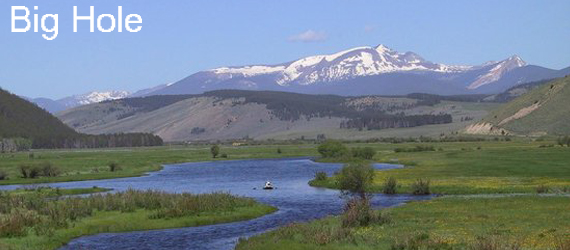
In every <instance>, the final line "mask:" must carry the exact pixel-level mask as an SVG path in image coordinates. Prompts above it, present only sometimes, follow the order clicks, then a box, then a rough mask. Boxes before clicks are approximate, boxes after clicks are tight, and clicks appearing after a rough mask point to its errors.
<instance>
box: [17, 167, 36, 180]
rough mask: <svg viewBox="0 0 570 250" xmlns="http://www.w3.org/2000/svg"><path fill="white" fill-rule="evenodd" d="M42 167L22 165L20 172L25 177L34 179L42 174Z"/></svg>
mask: <svg viewBox="0 0 570 250" xmlns="http://www.w3.org/2000/svg"><path fill="white" fill-rule="evenodd" d="M40 173H41V169H40V168H38V167H31V166H29V165H20V174H21V176H22V178H24V179H34V178H38V177H39V176H40Z"/></svg>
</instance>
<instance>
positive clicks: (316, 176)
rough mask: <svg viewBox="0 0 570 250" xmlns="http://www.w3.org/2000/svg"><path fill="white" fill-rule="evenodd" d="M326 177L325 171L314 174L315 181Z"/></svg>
mask: <svg viewBox="0 0 570 250" xmlns="http://www.w3.org/2000/svg"><path fill="white" fill-rule="evenodd" d="M326 179H327V173H325V172H317V173H316V174H315V181H324V180H326Z"/></svg>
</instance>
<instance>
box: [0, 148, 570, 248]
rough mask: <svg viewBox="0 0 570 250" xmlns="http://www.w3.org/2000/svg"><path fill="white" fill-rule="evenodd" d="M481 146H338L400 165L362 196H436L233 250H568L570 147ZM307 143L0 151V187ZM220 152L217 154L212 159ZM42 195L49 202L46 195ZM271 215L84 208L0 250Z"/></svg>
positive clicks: (113, 174) (379, 174)
mask: <svg viewBox="0 0 570 250" xmlns="http://www.w3.org/2000/svg"><path fill="white" fill-rule="evenodd" d="M489 139H490V140H487V141H476V142H426V143H356V142H352V143H346V144H345V145H346V146H347V147H349V148H355V147H371V148H372V149H373V150H374V152H376V154H375V156H374V158H373V161H374V162H388V163H397V164H402V165H404V167H403V168H401V169H393V170H386V171H375V172H374V181H373V183H372V185H371V186H370V187H369V189H370V190H369V191H372V192H382V190H383V188H384V185H385V181H386V180H387V179H388V178H389V177H392V178H393V179H395V180H396V183H397V184H396V193H412V192H413V189H412V184H414V183H415V182H416V181H417V180H418V179H422V180H424V181H429V189H430V192H431V193H432V194H441V195H444V196H442V197H436V198H434V199H432V200H430V201H426V202H411V203H409V204H405V205H402V206H398V207H394V208H389V209H385V210H382V211H378V213H381V214H382V216H381V217H382V218H387V219H386V220H382V222H376V223H373V224H371V225H368V226H359V227H349V228H346V227H344V226H343V225H342V223H341V221H342V220H341V217H329V218H326V219H323V220H317V221H314V222H310V223H303V224H294V225H290V226H287V227H283V228H281V229H278V230H276V231H272V232H269V233H265V234H262V235H259V236H255V237H252V238H250V239H248V240H241V241H240V244H239V245H238V249H477V250H479V249H485V250H495V249H497V250H498V249H553V250H566V249H570V217H568V216H570V214H569V213H568V212H567V211H568V208H569V207H570V197H568V196H569V193H570V148H569V147H561V146H558V145H555V144H556V143H555V142H554V140H551V141H548V140H547V141H541V140H538V141H534V140H529V139H524V138H515V139H513V140H512V141H510V140H509V141H505V140H497V141H495V140H493V138H489ZM317 146H318V145H317V144H310V143H307V144H299V145H259V146H223V145H222V146H221V148H220V156H218V157H217V158H216V159H213V158H212V156H211V153H210V147H209V146H172V147H157V148H136V149H131V148H125V149H114V150H76V151H69V150H55V151H41V150H40V151H34V152H33V157H32V156H31V155H30V153H15V154H3V155H0V160H1V161H0V171H4V172H5V173H7V175H8V179H7V180H0V184H16V183H41V182H56V181H75V180H87V179H102V178H117V177H126V176H139V175H142V174H144V173H146V172H148V171H155V170H159V169H160V168H161V164H168V163H180V162H197V161H211V160H238V159H252V158H284V157H299V156H312V157H317V156H318V151H317ZM278 149H279V150H278ZM224 154H225V156H226V157H222V155H224ZM320 160H321V161H330V160H327V159H320ZM45 162H49V163H50V164H51V165H52V166H53V167H56V168H58V170H59V171H60V173H61V174H60V175H59V176H55V177H45V176H41V177H38V178H22V177H21V173H20V170H19V168H20V166H22V165H27V166H34V165H38V166H41V165H42V164H44V163H45ZM110 163H116V166H119V167H118V169H116V170H115V171H111V170H110V167H109V165H110ZM44 165H45V164H44ZM311 185H314V186H321V187H328V188H338V186H337V185H338V183H337V177H335V176H329V177H327V178H325V179H324V180H321V181H312V182H311ZM91 191H93V190H91ZM100 191H104V190H100ZM15 192H22V191H15ZM44 192H47V193H51V195H53V191H44ZM60 192H61V191H60ZM66 192H67V191H66ZM69 192H78V191H69ZM82 192H90V191H88V190H84V191H82ZM93 192H95V191H93ZM512 194H517V195H512ZM13 195H16V194H13ZM46 195H47V194H46ZM271 211H273V210H272V208H269V207H267V206H263V205H259V204H256V205H252V206H251V207H242V208H236V209H234V210H231V212H227V211H226V212H223V213H219V212H215V211H213V212H212V211H210V212H208V211H203V212H202V213H201V215H200V216H199V217H195V216H185V217H177V218H175V219H172V218H170V219H165V218H156V219H150V218H151V217H153V214H156V211H154V210H148V209H144V208H140V207H137V208H135V209H134V210H130V211H128V212H125V211H121V210H120V209H118V210H105V209H102V210H99V209H93V211H92V214H90V215H89V216H86V217H83V218H81V219H80V220H77V221H75V222H73V223H72V225H73V227H61V228H58V229H57V230H54V231H53V233H52V234H51V235H50V236H49V237H47V236H42V235H37V234H36V233H35V232H34V231H35V230H36V229H28V234H27V235H26V236H23V237H22V236H17V237H14V236H12V237H4V238H0V248H8V247H9V248H8V249H30V248H33V249H36V248H37V247H39V246H44V245H45V246H47V247H45V248H44V249H52V248H55V247H57V246H60V245H62V244H64V243H65V242H67V241H69V240H70V239H72V238H75V237H79V236H82V235H89V234H96V233H101V232H120V231H133V230H147V229H158V228H171V227H185V226H196V225H204V224H211V223H221V222H228V221H235V220H243V219H249V218H254V217H256V216H260V215H263V214H266V213H269V212H271ZM0 214H2V213H0ZM5 215H6V214H5V213H4V214H3V215H2V216H5ZM133 222H135V223H133ZM0 224H1V223H0ZM39 249H42V248H39Z"/></svg>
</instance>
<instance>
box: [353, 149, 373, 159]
mask: <svg viewBox="0 0 570 250" xmlns="http://www.w3.org/2000/svg"><path fill="white" fill-rule="evenodd" d="M351 151H352V157H354V158H360V159H364V160H372V158H373V157H374V155H375V154H376V151H374V149H372V148H371V147H365V148H353V149H352V150H351Z"/></svg>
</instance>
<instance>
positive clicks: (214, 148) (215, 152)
mask: <svg viewBox="0 0 570 250" xmlns="http://www.w3.org/2000/svg"><path fill="white" fill-rule="evenodd" d="M210 153H211V154H212V158H216V157H218V155H219V154H220V146H218V145H213V146H212V147H211V148H210Z"/></svg>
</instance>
